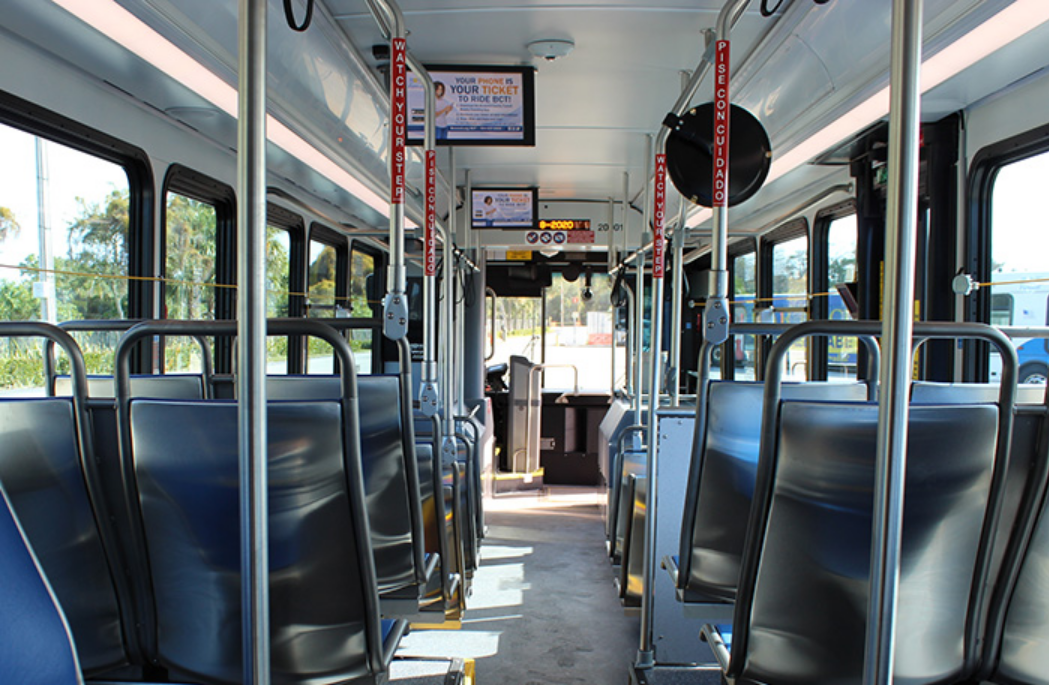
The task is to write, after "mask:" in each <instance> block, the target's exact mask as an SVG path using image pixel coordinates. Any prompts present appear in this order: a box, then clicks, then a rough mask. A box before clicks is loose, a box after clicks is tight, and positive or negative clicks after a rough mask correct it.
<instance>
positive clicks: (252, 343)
mask: <svg viewBox="0 0 1049 686" xmlns="http://www.w3.org/2000/svg"><path fill="white" fill-rule="evenodd" d="M238 60H239V71H238V95H237V101H238V102H237V107H238V116H237V186H238V190H239V192H238V195H239V196H240V202H238V203H237V207H238V210H237V213H238V216H237V244H238V245H239V246H240V249H239V251H238V256H237V283H238V285H239V288H238V295H237V353H238V356H239V357H238V359H239V360H240V374H239V376H238V377H237V390H238V395H237V441H238V451H237V452H238V460H239V468H238V471H239V475H240V485H239V491H240V568H241V607H242V608H243V612H242V614H241V631H242V634H241V642H242V648H243V660H244V663H243V668H244V675H243V676H244V683H246V684H268V683H270V631H269V624H270V622H269V554H268V550H269V545H268V542H269V521H268V519H267V517H268V507H267V486H268V484H267V474H266V252H265V247H266V245H265V237H266V0H240V5H239V13H238Z"/></svg>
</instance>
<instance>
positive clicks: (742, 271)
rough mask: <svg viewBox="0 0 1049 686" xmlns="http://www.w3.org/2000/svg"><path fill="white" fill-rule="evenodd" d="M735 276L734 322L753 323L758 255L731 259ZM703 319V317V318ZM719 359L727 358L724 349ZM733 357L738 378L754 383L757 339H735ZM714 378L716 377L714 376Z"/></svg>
mask: <svg viewBox="0 0 1049 686" xmlns="http://www.w3.org/2000/svg"><path fill="white" fill-rule="evenodd" d="M732 275H733V284H732V285H733V293H734V295H733V300H732V321H734V322H752V321H754V298H755V297H757V293H758V282H757V256H756V255H755V253H747V254H746V255H740V256H739V257H737V258H735V259H733V260H732ZM701 316H702V315H701ZM715 353H716V354H717V356H718V358H719V359H718V360H717V361H718V366H719V367H720V362H721V360H720V358H721V357H724V354H725V351H724V346H722V349H721V350H720V351H715ZM732 354H733V355H732V356H733V358H734V359H733V364H735V366H736V368H735V377H734V378H736V379H742V380H747V381H753V380H754V378H755V377H754V368H755V365H756V364H757V361H756V359H755V357H756V355H755V347H754V336H733V337H732ZM714 376H717V374H715V375H714Z"/></svg>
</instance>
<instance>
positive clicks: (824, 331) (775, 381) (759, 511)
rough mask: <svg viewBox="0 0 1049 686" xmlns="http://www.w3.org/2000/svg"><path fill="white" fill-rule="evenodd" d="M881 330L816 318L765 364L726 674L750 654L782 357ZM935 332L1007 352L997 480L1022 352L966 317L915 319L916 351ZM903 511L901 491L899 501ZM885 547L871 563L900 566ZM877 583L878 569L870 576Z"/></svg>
mask: <svg viewBox="0 0 1049 686" xmlns="http://www.w3.org/2000/svg"><path fill="white" fill-rule="evenodd" d="M881 333H882V322H880V321H812V322H804V323H802V324H798V325H796V326H794V327H792V328H791V329H790V330H789V331H785V332H783V333H782V334H781V335H780V337H779V339H778V340H777V341H776V343H775V344H774V345H773V346H772V350H771V351H770V354H769V360H768V364H767V366H766V379H765V396H764V402H763V409H762V412H763V419H762V434H761V447H760V449H759V459H758V474H757V482H756V484H755V488H754V500H753V503H752V506H751V509H750V518H749V520H748V523H747V540H746V543H745V545H744V550H743V560H742V564H741V568H740V577H739V579H740V581H739V588H738V591H737V594H736V609H735V614H734V617H733V626H735V627H737V631H736V634H735V636H734V637H733V643H732V659H731V662H730V663H729V668H728V670H727V672H726V675H727V676H728V677H729V678H735V677H738V676H739V675H740V672H741V670H742V668H743V660H744V657H745V655H746V649H747V641H748V635H747V632H746V631H745V630H743V631H740V630H739V628H741V627H746V626H747V623H748V622H749V619H750V612H751V603H752V601H753V597H754V583H755V575H756V573H757V568H758V563H759V561H760V556H761V547H762V545H763V542H764V537H763V533H764V532H763V531H762V530H761V527H760V525H761V523H762V522H764V521H765V519H766V518H767V516H768V510H769V507H770V502H769V495H770V493H769V491H770V486H771V481H772V476H773V472H774V471H775V457H776V454H775V453H776V437H775V431H776V424H777V421H778V418H779V409H780V398H781V393H780V392H781V385H782V381H783V372H782V365H781V362H782V361H783V359H784V358H785V356H786V353H787V350H788V349H789V348H790V346H791V345H792V344H793V343H795V342H796V341H798V340H800V339H803V338H806V337H809V336H819V335H825V336H869V337H876V336H880V335H881ZM932 338H947V339H957V338H976V339H982V340H985V341H987V342H989V343H991V344H993V345H994V346H995V347H996V348H998V351H999V353H1000V354H1001V355H1002V383H1001V386H1000V389H999V413H998V436H997V442H996V445H995V454H996V456H997V459H996V460H995V465H994V473H993V476H992V483H1001V482H1002V479H1004V477H1005V473H1006V471H1007V469H1008V466H1009V465H1008V462H1009V450H1010V446H1011V442H1012V424H1013V413H1012V411H1011V408H1012V407H1013V406H1014V404H1015V402H1016V377H1017V355H1016V351H1015V349H1014V348H1013V346H1012V344H1011V343H1010V341H1009V339H1008V338H1007V337H1006V336H1005V335H1004V334H1002V332H1001V331H999V330H997V329H995V328H994V327H992V326H989V325H987V324H974V323H965V322H916V323H914V332H913V338H912V345H911V352H912V357H913V352H914V350H915V349H916V348H917V345H916V343H919V342H922V341H924V340H927V339H932ZM1002 500H1003V498H1002V489H993V490H992V492H991V495H990V498H989V499H988V503H987V512H988V513H989V514H988V515H987V518H986V519H985V523H984V526H983V533H982V534H981V541H980V545H979V549H980V551H981V552H980V557H979V559H978V560H977V562H976V567H977V571H976V579H977V582H976V583H975V584H974V588H975V589H976V590H975V591H974V592H973V594H972V598H971V599H970V605H969V613H970V614H969V621H968V622H967V623H966V629H965V632H966V642H967V644H968V645H970V646H973V647H975V645H976V634H977V632H978V630H979V627H980V625H981V624H982V618H981V617H980V616H975V615H973V613H976V615H980V614H982V612H983V609H982V605H983V598H984V596H985V594H986V593H987V591H988V589H987V588H986V586H985V584H983V583H982V580H984V579H985V578H986V576H987V572H988V569H989V566H990V563H991V556H990V549H991V547H992V546H991V545H990V544H991V543H992V542H993V538H994V532H995V529H996V528H997V524H998V519H999V514H1000V510H1001V504H1002ZM893 505H894V506H899V508H900V511H902V505H903V503H902V495H901V498H900V500H899V502H898V503H893ZM883 557H884V553H883V551H882V549H881V548H880V547H879V546H877V545H874V546H872V555H871V566H872V568H874V567H875V566H876V565H882V566H886V567H887V568H888V569H890V570H891V569H893V568H895V567H896V566H898V564H899V561H898V559H895V558H893V559H891V560H886V559H883ZM871 579H872V583H873V579H874V577H873V575H872V576H871ZM974 652H975V651H967V654H966V660H967V661H969V660H973V659H975V655H974V654H973V653H974Z"/></svg>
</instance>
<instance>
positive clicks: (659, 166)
mask: <svg viewBox="0 0 1049 686" xmlns="http://www.w3.org/2000/svg"><path fill="white" fill-rule="evenodd" d="M655 195H656V207H655V213H654V214H653V215H652V276H653V278H656V279H662V278H663V272H664V271H665V267H666V239H665V237H664V235H663V221H664V219H665V218H666V211H667V156H666V155H665V154H663V153H659V154H658V155H656V193H655Z"/></svg>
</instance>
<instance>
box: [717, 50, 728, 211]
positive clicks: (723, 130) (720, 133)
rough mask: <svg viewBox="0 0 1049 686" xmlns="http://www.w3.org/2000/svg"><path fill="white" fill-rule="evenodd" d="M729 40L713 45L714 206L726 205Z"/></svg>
mask: <svg viewBox="0 0 1049 686" xmlns="http://www.w3.org/2000/svg"><path fill="white" fill-rule="evenodd" d="M728 80H729V42H728V41H727V40H719V41H718V42H717V44H716V45H715V62H714V207H728V135H729V98H728Z"/></svg>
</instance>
